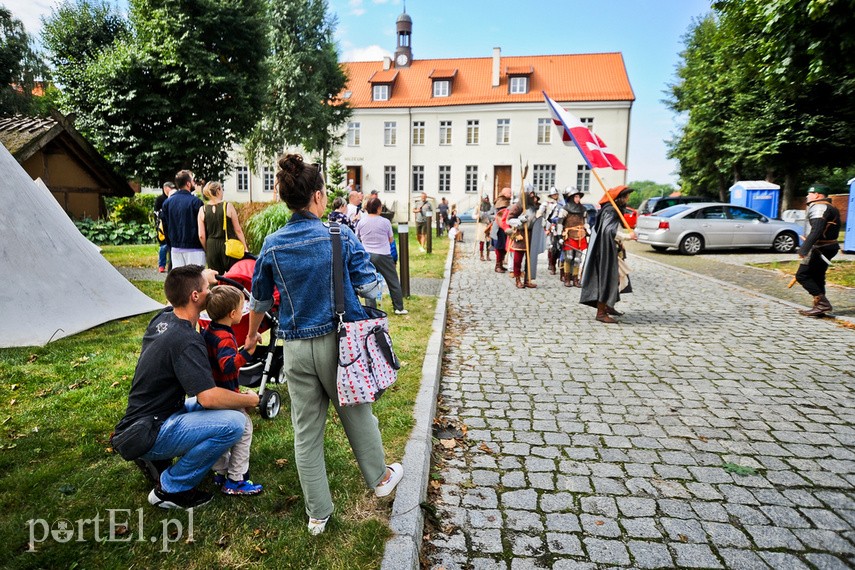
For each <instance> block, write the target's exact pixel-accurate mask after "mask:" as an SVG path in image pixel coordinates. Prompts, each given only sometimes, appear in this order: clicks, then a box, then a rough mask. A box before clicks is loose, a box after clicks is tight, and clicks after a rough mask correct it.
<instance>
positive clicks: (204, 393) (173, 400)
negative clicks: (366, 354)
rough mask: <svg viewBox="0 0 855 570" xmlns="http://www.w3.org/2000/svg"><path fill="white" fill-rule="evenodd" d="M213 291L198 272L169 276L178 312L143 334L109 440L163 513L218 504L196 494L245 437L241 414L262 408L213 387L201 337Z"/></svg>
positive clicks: (192, 268)
mask: <svg viewBox="0 0 855 570" xmlns="http://www.w3.org/2000/svg"><path fill="white" fill-rule="evenodd" d="M208 285H209V282H208V272H207V271H204V269H203V268H202V267H201V266H199V265H185V266H182V267H177V268H175V269H173V270H172V271H170V272H169V274H168V275H167V277H166V282H165V283H164V292H165V293H166V298H167V300H168V301H169V303H170V304H171V305H172V307H167V308H166V309H164V310H163V311H161V312H160V313H159V314H158V315H157V316H156V317H154V318H153V319H152V320H151V322H150V323H149V325H148V328H147V329H146V331H145V335H144V336H143V342H142V351H141V352H140V357H139V361H138V362H137V367H136V370H135V371H134V379H133V382H132V384H131V390H130V393H129V395H128V407H127V410H126V411H125V416H124V417H123V418H122V419H121V421H119V423H118V424H117V425H116V430H115V432H114V434H113V435H112V437H111V441H112V445H113V448H114V449H115V450H116V451H117V452H118V453H119V454H120V455H121V456H122V457H123V458H125V459H127V460H129V461H131V460H133V461H135V462H136V463H137V465H139V466H140V467H143V468H144V470H145V469H148V470H149V471H148V472H149V473H150V474H151V475H152V477H153V478H154V479H155V483H156V485H155V488H154V489H152V491H151V493H149V496H148V500H149V502H150V503H151V504H152V505H156V506H159V507H162V508H164V509H171V508H180V509H189V508H192V507H198V506H200V505H204V504H205V503H207V502H209V501H210V500H211V499H212V498H213V495H212V494H211V493H208V492H205V491H200V490H197V489H196V486H197V485H198V484H199V483H200V482H201V481H202V479H203V478H204V477H205V475H206V474H208V472H209V471H210V470H211V467H212V466H213V464H214V462H215V461H216V460H217V459H219V458H220V456H221V455H222V454H223V453H224V452H225V451H226V450H228V449H230V448H231V447H232V446H233V445H234V444H235V443H236V442H237V441H238V440H239V439H240V438H241V435H243V431H244V424H245V422H246V416H244V415H243V413H242V412H240V411H239V410H241V409H243V408H251V407H254V406H256V405H258V395H257V394H256V393H254V392H252V393H247V394H240V393H237V392H233V391H231V390H226V389H225V388H218V387H217V386H216V385H215V384H214V378H213V374H212V372H211V365H210V363H209V361H208V353H207V350H206V348H205V341H204V340H203V339H202V335H200V334H199V333H198V332H196V325H197V323H198V320H199V313H201V312H202V311H203V310H204V309H205V304H206V302H207V299H208ZM185 395H186V396H190V398H187V399H185ZM175 457H178V458H179V459H178V461H176V462H175V464H174V465H173V464H172V459H173V458H175ZM161 471H162V472H161Z"/></svg>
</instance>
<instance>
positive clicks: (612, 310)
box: [606, 305, 623, 317]
mask: <svg viewBox="0 0 855 570" xmlns="http://www.w3.org/2000/svg"><path fill="white" fill-rule="evenodd" d="M606 314H607V315H612V316H613V317H622V316H623V313H621V312H620V311H618V310H617V309H615V308H614V307H609V306H608V305H606Z"/></svg>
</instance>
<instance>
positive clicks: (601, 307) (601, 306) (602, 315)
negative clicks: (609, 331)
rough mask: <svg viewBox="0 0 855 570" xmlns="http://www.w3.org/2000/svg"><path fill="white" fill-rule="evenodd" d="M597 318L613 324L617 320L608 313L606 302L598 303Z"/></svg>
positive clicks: (602, 321)
mask: <svg viewBox="0 0 855 570" xmlns="http://www.w3.org/2000/svg"><path fill="white" fill-rule="evenodd" d="M597 320H598V321H600V322H601V323H609V324H613V323H616V322H617V321H616V320H614V319H613V318H611V317H610V316H609V315H608V313H606V304H605V303H597Z"/></svg>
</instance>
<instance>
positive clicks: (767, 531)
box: [745, 525, 804, 550]
mask: <svg viewBox="0 0 855 570" xmlns="http://www.w3.org/2000/svg"><path fill="white" fill-rule="evenodd" d="M745 530H746V532H748V534H750V535H751V539H752V540H753V541H754V544H756V545H757V547H758V548H786V549H788V550H802V549H803V548H804V547H803V546H802V545H801V543H800V542H799V541H798V539H797V538H796V537H795V535H794V534H793V533H792V532H790V531H789V530H787V529H785V528H780V527H776V526H758V525H745Z"/></svg>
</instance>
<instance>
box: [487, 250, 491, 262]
mask: <svg viewBox="0 0 855 570" xmlns="http://www.w3.org/2000/svg"><path fill="white" fill-rule="evenodd" d="M487 261H490V250H489V249H488V250H487Z"/></svg>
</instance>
